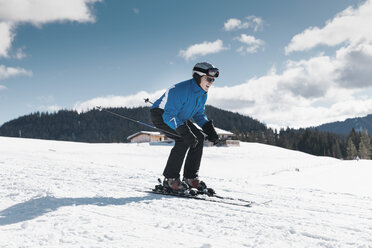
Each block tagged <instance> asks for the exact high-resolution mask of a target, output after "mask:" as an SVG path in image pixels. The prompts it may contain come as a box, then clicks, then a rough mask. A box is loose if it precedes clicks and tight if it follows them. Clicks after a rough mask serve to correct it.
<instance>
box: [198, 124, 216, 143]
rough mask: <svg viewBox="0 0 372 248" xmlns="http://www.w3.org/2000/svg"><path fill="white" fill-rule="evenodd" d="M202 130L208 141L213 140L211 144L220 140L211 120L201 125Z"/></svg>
mask: <svg viewBox="0 0 372 248" xmlns="http://www.w3.org/2000/svg"><path fill="white" fill-rule="evenodd" d="M202 128H203V131H204V133H205V134H206V135H208V136H207V139H208V140H209V141H210V142H213V145H217V144H218V143H219V142H220V139H219V137H218V134H217V132H216V129H214V126H213V121H212V120H210V121H208V122H207V123H205V124H204V125H203V127H202Z"/></svg>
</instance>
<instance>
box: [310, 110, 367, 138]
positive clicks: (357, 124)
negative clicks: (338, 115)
mask: <svg viewBox="0 0 372 248" xmlns="http://www.w3.org/2000/svg"><path fill="white" fill-rule="evenodd" d="M353 128H354V129H355V131H358V132H362V131H363V129H364V128H365V129H367V131H368V133H369V134H372V115H367V116H365V117H357V118H349V119H346V120H344V121H336V122H331V123H326V124H323V125H320V126H318V127H317V129H318V130H320V131H325V132H332V133H337V134H344V135H348V134H349V133H350V131H351V130H352V129H353Z"/></svg>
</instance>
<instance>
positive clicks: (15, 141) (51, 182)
mask: <svg viewBox="0 0 372 248" xmlns="http://www.w3.org/2000/svg"><path fill="white" fill-rule="evenodd" d="M171 148H172V147H170V146H150V145H148V144H86V143H73V142H60V141H59V142H58V141H45V140H32V139H20V138H5V137H0V199H1V201H0V247H1V248H5V247H204V248H206V247H372V180H371V179H370V177H371V175H372V162H371V161H367V160H360V161H341V160H337V159H333V158H327V157H316V156H311V155H308V154H305V153H301V152H297V151H290V150H286V149H282V148H278V147H273V146H268V145H263V144H256V143H243V142H242V143H241V146H240V147H206V148H205V150H204V156H203V160H202V166H201V170H200V177H201V178H202V179H203V180H204V181H206V182H207V184H208V185H210V186H213V188H214V189H215V190H216V191H217V192H218V193H219V194H220V195H227V196H231V197H239V198H244V199H248V200H254V201H256V202H258V203H260V202H265V201H268V200H270V201H271V202H270V203H268V204H262V205H254V206H253V207H251V208H245V207H239V206H230V205H224V204H219V203H211V202H204V201H196V200H190V199H182V198H174V197H166V196H161V195H154V194H148V193H145V192H143V191H144V190H146V189H149V188H152V187H153V186H154V185H155V184H156V183H157V182H156V180H157V178H158V177H161V173H162V171H163V166H164V164H165V162H166V160H167V157H168V154H169V151H170V149H171Z"/></svg>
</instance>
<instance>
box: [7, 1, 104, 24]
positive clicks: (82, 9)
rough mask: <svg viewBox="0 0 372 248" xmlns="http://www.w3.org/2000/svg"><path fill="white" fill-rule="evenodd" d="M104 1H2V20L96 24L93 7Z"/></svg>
mask: <svg viewBox="0 0 372 248" xmlns="http://www.w3.org/2000/svg"><path fill="white" fill-rule="evenodd" d="M100 1H102V0H63V1H61V0H12V1H8V0H0V19H1V20H2V21H5V22H11V23H32V24H34V25H42V24H45V23H50V22H62V21H76V22H94V21H95V18H94V15H93V13H92V9H91V6H92V4H94V3H95V2H100Z"/></svg>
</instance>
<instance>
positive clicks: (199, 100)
mask: <svg viewBox="0 0 372 248" xmlns="http://www.w3.org/2000/svg"><path fill="white" fill-rule="evenodd" d="M218 76H219V70H218V69H217V68H216V67H214V66H213V65H212V64H210V63H207V62H202V63H197V64H196V65H195V66H194V68H193V70H192V79H189V80H186V81H183V82H180V83H178V84H176V85H174V86H172V87H170V88H169V89H167V91H166V92H165V93H164V94H163V95H162V96H161V97H160V98H159V99H158V100H157V101H155V103H154V104H153V106H152V108H151V120H152V122H153V124H154V125H155V126H156V127H157V128H159V129H162V130H164V131H167V133H165V135H166V136H168V137H169V138H171V139H174V140H175V145H174V147H173V148H172V150H171V152H170V155H169V158H168V161H167V164H166V166H165V169H164V172H163V175H164V177H165V178H164V181H163V186H164V187H165V188H168V189H170V190H172V191H176V192H182V191H185V190H187V189H188V188H197V189H198V190H199V191H203V190H205V189H206V188H207V186H206V185H205V183H204V182H202V181H199V178H198V171H199V167H200V161H201V157H202V154H203V146H204V134H203V133H202V132H201V131H200V130H199V129H198V128H197V127H196V126H195V125H194V124H193V123H192V122H191V121H190V119H193V120H194V121H195V122H196V123H197V124H198V125H199V126H200V127H202V129H203V132H204V133H205V134H206V135H207V139H208V140H209V141H211V142H213V144H215V145H216V144H217V143H218V142H219V138H218V135H217V133H216V130H215V128H214V126H213V122H212V120H208V119H207V116H206V115H205V113H204V112H205V102H206V100H207V93H208V90H209V88H210V87H211V86H212V84H213V82H214V80H215V78H217V77H218ZM172 134H174V135H172ZM187 151H188V152H187ZM186 152H187V155H186ZM185 156H186V160H185V166H184V171H183V180H182V181H181V180H180V171H181V168H182V164H183V161H184V159H185Z"/></svg>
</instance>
